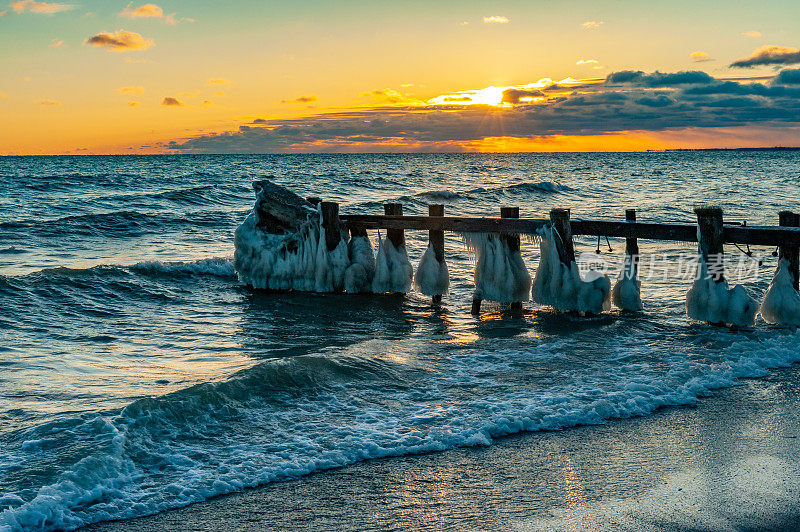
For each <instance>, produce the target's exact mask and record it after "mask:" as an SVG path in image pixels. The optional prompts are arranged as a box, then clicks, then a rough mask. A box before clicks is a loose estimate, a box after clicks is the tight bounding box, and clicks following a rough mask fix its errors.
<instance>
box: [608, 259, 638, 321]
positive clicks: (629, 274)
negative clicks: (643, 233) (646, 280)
mask: <svg viewBox="0 0 800 532" xmlns="http://www.w3.org/2000/svg"><path fill="white" fill-rule="evenodd" d="M641 284H642V283H641V281H639V279H638V278H637V275H636V264H635V262H634V260H633V257H631V256H630V255H627V254H626V255H625V264H624V265H623V266H622V271H621V272H620V273H619V277H618V278H617V283H616V284H615V285H614V289H613V290H612V291H611V301H612V302H613V303H614V306H615V307H617V308H620V309H622V310H628V311H631V312H638V311H640V310H642V297H641V295H640V293H639V292H640V287H641Z"/></svg>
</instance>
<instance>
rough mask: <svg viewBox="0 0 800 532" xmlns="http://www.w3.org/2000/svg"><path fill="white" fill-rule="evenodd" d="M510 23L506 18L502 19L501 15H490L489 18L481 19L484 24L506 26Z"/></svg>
mask: <svg viewBox="0 0 800 532" xmlns="http://www.w3.org/2000/svg"><path fill="white" fill-rule="evenodd" d="M509 22H511V21H510V20H509V19H508V17H504V16H502V15H492V16H489V17H483V23H484V24H508V23H509Z"/></svg>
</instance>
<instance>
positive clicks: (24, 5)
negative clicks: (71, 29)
mask: <svg viewBox="0 0 800 532" xmlns="http://www.w3.org/2000/svg"><path fill="white" fill-rule="evenodd" d="M8 6H9V7H10V8H11V9H13V10H14V13H25V12H28V13H39V14H43V15H52V14H54V13H61V12H62V11H69V10H71V9H74V7H73V6H71V5H68V4H58V3H55V2H53V3H48V2H36V1H35V0H18V1H17V2H11V3H10V4H8Z"/></svg>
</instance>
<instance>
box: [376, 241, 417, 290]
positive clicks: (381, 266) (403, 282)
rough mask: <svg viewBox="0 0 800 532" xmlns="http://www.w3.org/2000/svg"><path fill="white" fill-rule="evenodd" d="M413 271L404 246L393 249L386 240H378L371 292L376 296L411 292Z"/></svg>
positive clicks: (390, 242) (392, 245)
mask: <svg viewBox="0 0 800 532" xmlns="http://www.w3.org/2000/svg"><path fill="white" fill-rule="evenodd" d="M412 276H413V269H412V267H411V261H409V260H408V253H407V252H406V247H405V246H400V247H399V248H396V247H394V244H392V241H391V240H389V239H388V238H379V241H378V256H377V257H376V260H375V278H374V279H373V280H372V291H373V292H375V293H376V294H382V293H386V292H392V293H403V294H405V293H407V292H409V291H410V290H411V279H412Z"/></svg>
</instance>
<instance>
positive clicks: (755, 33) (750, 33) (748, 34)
mask: <svg viewBox="0 0 800 532" xmlns="http://www.w3.org/2000/svg"><path fill="white" fill-rule="evenodd" d="M742 35H744V36H745V37H752V38H753V39H758V38H759V37H761V32H760V31H756V30H750V31H745V32H744V33H742Z"/></svg>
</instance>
